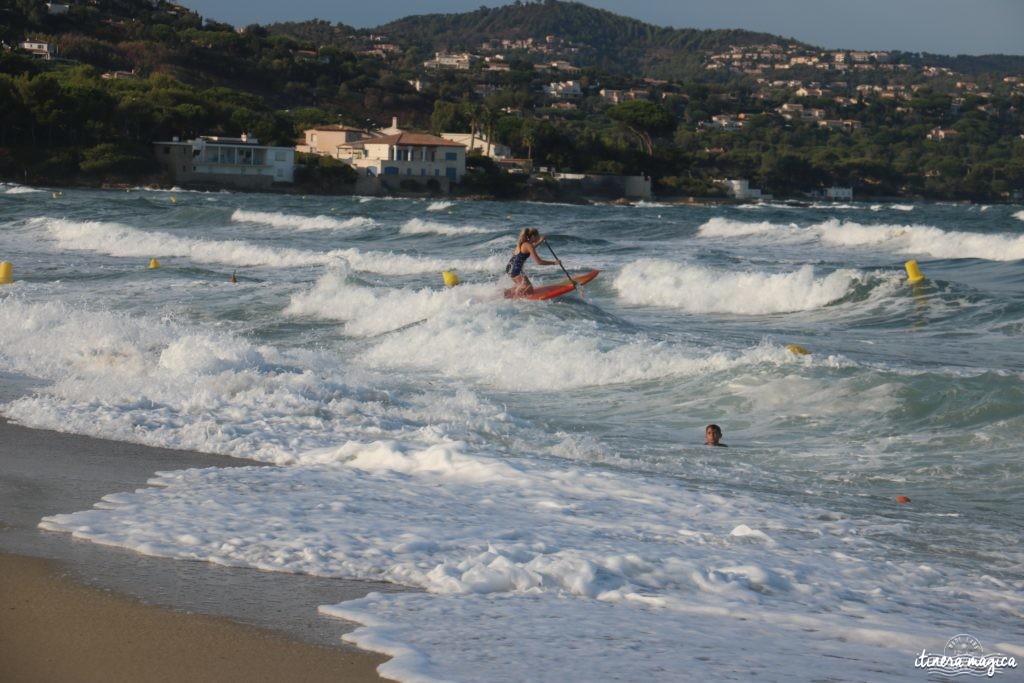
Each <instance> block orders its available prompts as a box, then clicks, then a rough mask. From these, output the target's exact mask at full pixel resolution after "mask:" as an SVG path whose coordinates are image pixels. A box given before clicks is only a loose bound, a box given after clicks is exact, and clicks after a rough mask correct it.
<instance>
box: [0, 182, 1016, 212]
mask: <svg viewBox="0 0 1024 683" xmlns="http://www.w3.org/2000/svg"><path fill="white" fill-rule="evenodd" d="M0 182H3V183H12V184H15V185H21V186H24V187H32V188H37V189H46V190H49V189H57V190H107V191H111V192H122V191H136V190H140V191H142V190H149V191H154V192H173V191H175V190H183V191H194V192H230V193H240V194H248V193H252V194H275V195H293V196H311V197H389V198H395V199H424V200H427V199H429V200H435V201H448V200H452V201H467V202H472V201H496V202H503V201H521V202H537V203H542V204H566V203H569V204H580V205H592V204H614V203H617V202H624V203H626V204H635V203H637V202H656V203H662V204H671V205H673V206H695V207H700V206H734V205H744V204H758V203H759V202H760V201H761V200H757V199H736V198H734V197H721V196H698V195H680V194H671V195H656V194H652V195H651V196H650V197H647V198H639V197H600V196H591V195H576V194H571V193H570V194H566V195H559V196H552V195H549V194H545V193H536V194H534V193H527V194H526V195H524V196H520V197H513V198H503V197H498V196H497V195H486V194H479V193H477V194H465V195H460V194H452V193H448V194H441V193H429V192H401V191H390V192H386V193H382V194H377V195H361V194H356V193H353V192H324V191H319V190H318V189H317V188H310V187H280V188H271V189H268V190H255V189H253V190H239V189H237V188H230V187H214V186H198V185H197V186H194V187H189V186H181V185H175V184H173V183H172V184H167V183H164V182H152V181H149V182H147V180H146V179H141V180H140V181H139V182H137V183H131V182H100V183H78V182H67V181H61V180H57V179H52V180H51V181H46V180H42V179H36V180H34V181H32V182H28V181H21V180H14V179H0ZM768 201H777V202H780V203H794V202H795V203H803V202H831V203H835V204H842V203H847V202H859V203H863V204H872V203H911V204H919V203H922V204H937V203H953V204H964V205H973V204H977V205H992V206H998V205H1005V206H1016V205H1018V204H1020V200H1015V199H1012V198H1009V199H1005V198H1004V199H993V200H990V201H978V200H974V199H965V198H956V197H923V196H920V195H912V196H899V195H897V196H891V195H878V196H874V195H870V196H861V197H854V198H852V199H848V200H847V199H842V200H840V199H825V198H823V197H808V196H803V195H796V196H782V195H779V196H776V197H774V198H773V199H771V200H768ZM623 205H625V204H623Z"/></svg>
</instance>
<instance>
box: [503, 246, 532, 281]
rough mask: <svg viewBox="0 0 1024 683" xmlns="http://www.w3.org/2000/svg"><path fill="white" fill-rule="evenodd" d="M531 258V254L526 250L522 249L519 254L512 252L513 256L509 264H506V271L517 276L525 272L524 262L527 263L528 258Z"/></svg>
mask: <svg viewBox="0 0 1024 683" xmlns="http://www.w3.org/2000/svg"><path fill="white" fill-rule="evenodd" d="M528 258H530V255H529V254H528V253H526V252H525V251H521V252H519V253H518V254H512V258H510V259H509V260H508V265H507V266H505V272H506V273H508V274H509V275H511V276H512V277H516V276H518V275H522V274H523V264H524V263H526V259H528Z"/></svg>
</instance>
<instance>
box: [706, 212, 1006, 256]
mask: <svg viewBox="0 0 1024 683" xmlns="http://www.w3.org/2000/svg"><path fill="white" fill-rule="evenodd" d="M698 235H699V236H700V237H704V238H717V239H722V238H734V239H735V238H751V239H759V240H769V239H770V240H771V241H773V242H776V243H778V242H780V241H781V242H786V243H793V242H796V243H799V242H808V243H811V242H821V243H823V244H826V245H832V246H839V247H847V248H865V247H870V248H876V249H884V250H886V251H889V252H896V253H900V254H912V255H918V256H930V257H932V258H943V259H954V258H977V259H985V260H989V261H1016V260H1019V259H1024V236H1021V235H1016V234H1013V233H994V234H993V233H974V232H962V231H951V230H942V229H941V228H936V227H933V226H929V225H893V224H879V225H865V224H862V223H856V222H853V221H841V220H838V219H830V220H827V221H823V222H821V223H816V224H813V225H810V226H807V227H800V226H798V225H796V224H793V223H786V224H780V223H770V222H759V223H748V222H743V221H735V220H731V219H727V218H712V219H711V220H709V221H707V222H706V223H704V224H703V225H702V226H701V227H700V229H699V230H698Z"/></svg>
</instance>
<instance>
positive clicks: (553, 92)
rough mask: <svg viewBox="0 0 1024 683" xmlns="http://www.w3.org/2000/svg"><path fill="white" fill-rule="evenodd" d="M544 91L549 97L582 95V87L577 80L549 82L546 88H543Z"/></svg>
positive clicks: (575, 96) (563, 97)
mask: <svg viewBox="0 0 1024 683" xmlns="http://www.w3.org/2000/svg"><path fill="white" fill-rule="evenodd" d="M545 92H546V93H547V94H548V95H550V96H551V97H558V98H561V99H572V98H577V97H583V88H582V87H580V82H579V81H563V82H561V83H551V84H549V85H548V87H547V88H545Z"/></svg>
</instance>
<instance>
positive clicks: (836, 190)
mask: <svg viewBox="0 0 1024 683" xmlns="http://www.w3.org/2000/svg"><path fill="white" fill-rule="evenodd" d="M825 199H833V200H850V199H853V188H852V187H838V186H833V187H827V188H825Z"/></svg>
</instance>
